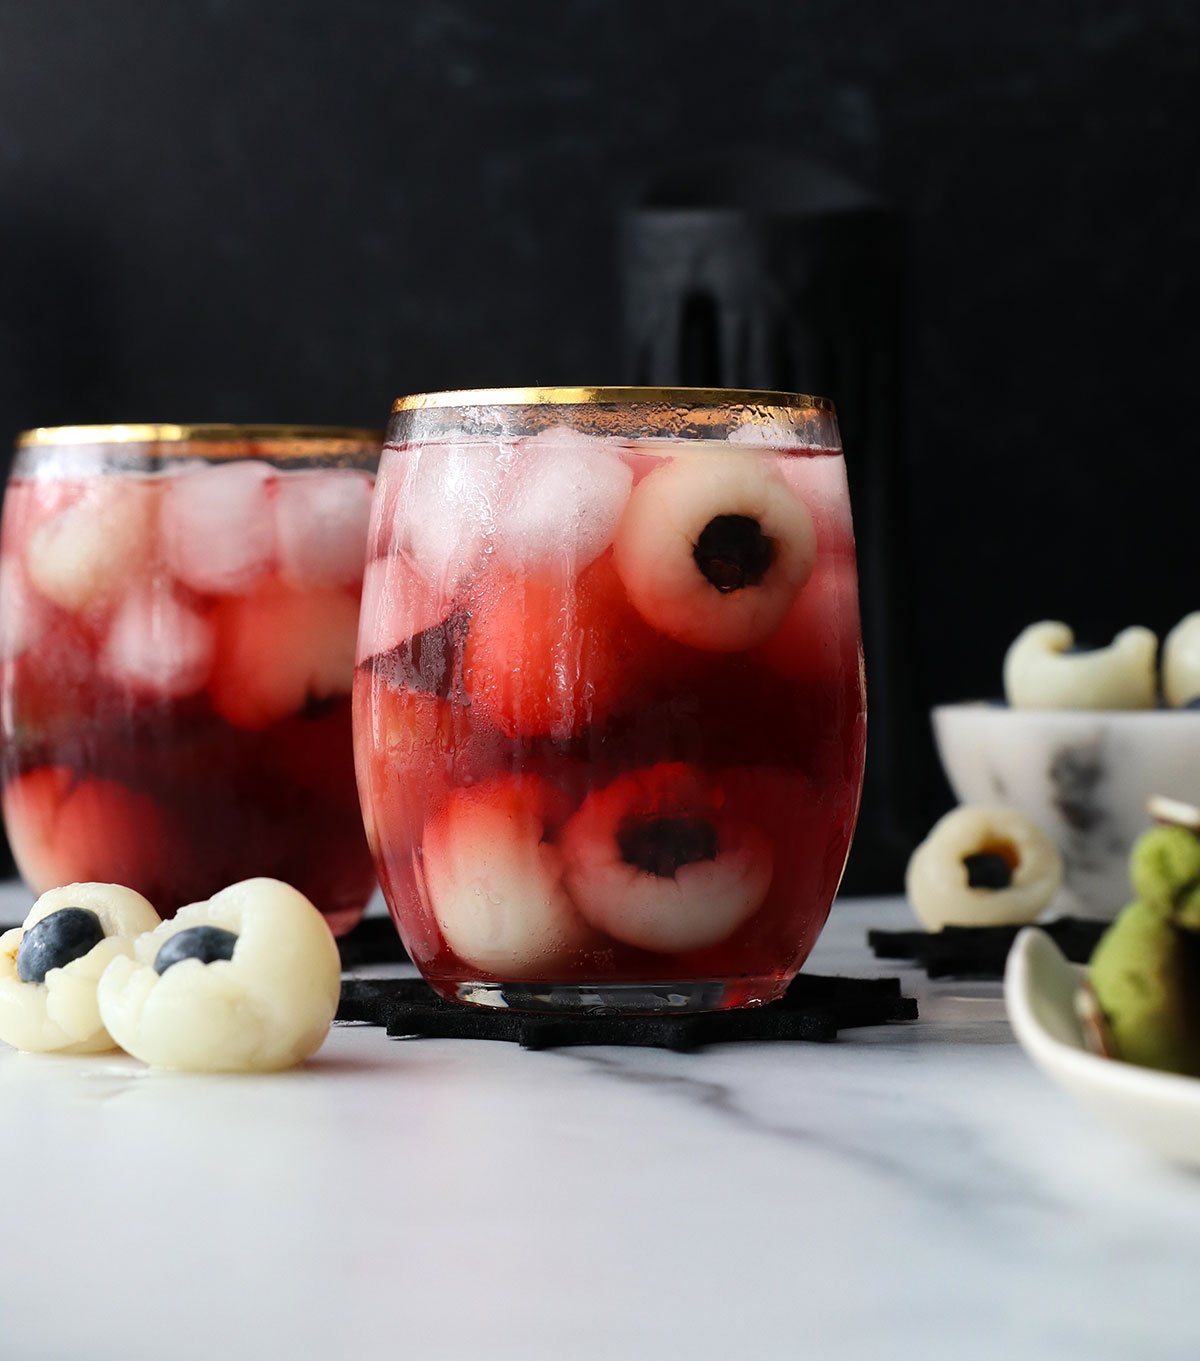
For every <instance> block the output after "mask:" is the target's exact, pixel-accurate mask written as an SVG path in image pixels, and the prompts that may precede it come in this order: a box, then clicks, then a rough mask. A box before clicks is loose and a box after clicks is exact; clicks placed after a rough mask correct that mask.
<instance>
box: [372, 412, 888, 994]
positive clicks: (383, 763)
mask: <svg viewBox="0 0 1200 1361" xmlns="http://www.w3.org/2000/svg"><path fill="white" fill-rule="evenodd" d="M354 702H355V755H356V761H357V768H358V781H359V790H360V793H361V797H362V803H363V809H364V814H365V818H366V824H367V833H368V837H369V839H370V841H371V846H372V850H373V851H374V854H375V861H376V866H377V868H378V871H379V876H380V880H381V883H382V885H383V890H384V893H385V895H386V897H387V900H388V904H389V907H390V909H391V912H392V915H393V917H394V918H395V921H396V924H397V926H398V927H399V929H400V932H401V935H402V936H403V938H404V941H405V944H406V946H407V947H408V950H409V952H410V953H411V954H412V956H413V958H414V959H415V961H416V962H417V964H418V965H419V967H420V968H421V971H422V972H423V973H424V975H425V976H426V978H427V979H428V980H429V981H430V982H431V983H432V984H433V986H434V987H435V988H437V989H438V990H439V991H440V992H441V993H443V995H445V996H447V997H454V998H458V999H460V1000H465V1001H470V1002H476V1003H480V1004H485V1005H487V1004H490V1005H508V1006H517V1007H525V1008H535V1009H548V1010H554V1009H570V1008H594V1007H607V1008H615V1009H618V1010H627V1011H673V1010H679V1011H686V1010H701V1009H718V1008H725V1007H735V1006H745V1005H751V1004H754V1003H758V1002H765V1001H770V1000H771V999H773V998H775V997H777V996H779V995H780V993H781V992H782V991H783V990H784V989H785V987H786V986H787V984H788V982H789V981H790V979H791V978H792V976H793V975H794V974H795V972H796V970H797V969H798V968H799V967H800V964H801V963H802V962H803V960H804V959H805V957H806V956H807V955H808V953H809V951H810V950H811V948H812V946H813V943H814V941H815V940H816V938H817V935H818V933H819V932H820V930H821V927H822V925H823V924H824V922H825V919H826V916H827V914H828V912H829V907H830V904H831V902H832V900H833V896H834V893H835V892H836V889H837V885H838V881H839V879H840V877H841V873H842V869H843V866H844V864H845V860H846V854H847V851H848V849H849V845H850V838H851V835H852V832H853V828H854V821H855V817H856V815H857V809H858V801H859V795H860V791H861V784H862V763H863V745H864V734H865V710H864V695H863V679H862V660H861V650H860V640H859V617H858V594H857V580H856V572H855V558H854V537H853V531H852V528H851V523H850V509H849V504H848V500H847V491H846V477H845V469H844V466H843V463H842V457H841V449H840V445H839V441H838V434H837V426H836V421H835V418H834V415H833V412H832V408H831V407H829V405H828V404H827V403H824V402H821V401H819V400H817V399H813V398H798V397H789V396H783V395H779V394H748V393H743V394H739V393H714V392H708V391H688V390H677V391H669V392H663V391H659V390H648V389H538V390H532V391H526V390H516V391H506V392H491V393H450V394H440V395H435V396H428V397H420V398H409V399H404V400H402V401H400V402H398V403H397V406H396V410H395V415H394V417H393V421H392V425H391V428H390V430H389V434H388V441H387V444H386V447H385V451H384V455H383V459H382V462H381V465H380V476H379V482H378V487H377V490H376V496H375V509H374V514H373V519H372V528H371V539H370V546H369V550H368V565H367V575H366V583H365V587H364V595H363V610H362V619H361V624H360V632H359V644H358V671H357V676H356V680H355V693H354Z"/></svg>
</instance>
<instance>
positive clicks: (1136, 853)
mask: <svg viewBox="0 0 1200 1361" xmlns="http://www.w3.org/2000/svg"><path fill="white" fill-rule="evenodd" d="M1129 877H1130V880H1131V881H1132V883H1133V891H1134V892H1135V893H1136V894H1137V896H1138V900H1139V901H1140V902H1142V903H1145V904H1146V906H1147V907H1150V908H1153V909H1154V911H1155V912H1157V913H1159V914H1160V915H1161V916H1163V917H1165V918H1167V919H1168V920H1170V921H1171V922H1173V923H1174V924H1175V925H1176V926H1181V927H1183V928H1185V929H1186V930H1189V931H1197V930H1200V837H1197V836H1196V835H1195V834H1194V833H1193V832H1191V831H1189V830H1188V829H1187V828H1186V827H1155V828H1154V829H1153V830H1152V831H1149V832H1146V833H1145V834H1144V835H1143V836H1141V837H1139V839H1138V841H1137V844H1136V845H1135V846H1134V848H1133V853H1132V855H1131V856H1130V859H1129Z"/></svg>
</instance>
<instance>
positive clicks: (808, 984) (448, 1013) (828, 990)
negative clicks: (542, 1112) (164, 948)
mask: <svg viewBox="0 0 1200 1361" xmlns="http://www.w3.org/2000/svg"><path fill="white" fill-rule="evenodd" d="M337 1018H338V1020H339V1021H366V1022H368V1023H369V1024H371V1025H381V1026H386V1027H387V1033H388V1034H389V1035H390V1036H392V1037H393V1038H401V1037H409V1036H424V1037H427V1038H443V1039H446V1038H451V1039H474V1040H509V1041H511V1042H512V1043H515V1044H519V1045H521V1046H522V1047H523V1048H525V1049H556V1048H559V1047H561V1046H565V1045H575V1044H618V1045H640V1046H643V1047H649V1048H655V1049H675V1050H681V1051H682V1050H689V1049H698V1048H700V1047H701V1046H703V1045H706V1044H723V1043H726V1042H728V1041H731V1040H833V1039H836V1038H837V1033H838V1031H839V1030H845V1029H849V1028H850V1027H852V1026H864V1025H883V1024H886V1023H887V1022H889V1021H915V1020H916V1019H917V1004H916V1001H915V1000H914V999H913V998H911V997H904V996H902V995H901V993H900V980H899V979H898V978H825V977H822V976H820V975H818V974H801V975H800V976H799V977H798V978H797V979H796V980H795V981H794V982H793V983H792V985H791V987H790V988H789V989H788V990H787V993H786V995H785V996H784V997H782V998H780V1000H779V1001H778V1002H772V1003H771V1004H770V1005H769V1006H765V1007H747V1008H744V1009H742V1010H738V1011H719V1012H701V1013H699V1014H697V1015H693V1016H592V1015H567V1016H546V1015H542V1014H540V1013H538V1012H528V1011H511V1010H509V1009H507V1008H504V1007H474V1006H460V1005H458V1004H457V1003H454V1002H445V1001H443V1000H442V999H441V998H440V997H438V995H437V994H436V993H435V992H434V991H433V989H432V988H431V987H429V985H428V984H427V983H425V982H424V981H422V980H421V979H409V978H388V979H347V980H346V981H345V982H343V984H342V1001H341V1005H340V1007H339V1008H338V1017H337Z"/></svg>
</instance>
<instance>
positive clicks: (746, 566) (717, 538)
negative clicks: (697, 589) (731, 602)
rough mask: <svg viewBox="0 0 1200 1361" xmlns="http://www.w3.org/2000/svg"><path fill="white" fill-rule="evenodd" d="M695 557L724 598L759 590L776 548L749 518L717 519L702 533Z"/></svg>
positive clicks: (695, 550) (759, 526)
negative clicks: (751, 588)
mask: <svg viewBox="0 0 1200 1361" xmlns="http://www.w3.org/2000/svg"><path fill="white" fill-rule="evenodd" d="M692 557H693V558H694V559H695V563H696V566H697V567H699V569H700V571H701V572H702V573H703V574H704V577H705V579H706V580H707V581H709V582H711V583H712V585H714V586H715V587H716V588H717V590H718V591H720V592H721V593H722V594H723V595H724V594H727V593H728V592H729V591H740V590H741V589H742V588H743V587H744V586H757V585H758V584H759V583H760V582H761V581H762V579H763V578H764V577H765V576H766V575H767V572H768V571H769V570H770V567H771V563H772V562H773V561H774V559H775V545H774V543H773V542H772V541H771V540H770V539H769V538H768V537H767V536H766V535H765V534H764V533H763V531H762V525H760V524H759V523H758V521H757V520H754V519H751V517H750V516H749V515H717V516H714V518H713V519H711V520H709V522H708V524H706V525H705V526H704V528H703V529H702V530H701V532H700V537H699V539H697V540H696V546H695V548H693V549H692Z"/></svg>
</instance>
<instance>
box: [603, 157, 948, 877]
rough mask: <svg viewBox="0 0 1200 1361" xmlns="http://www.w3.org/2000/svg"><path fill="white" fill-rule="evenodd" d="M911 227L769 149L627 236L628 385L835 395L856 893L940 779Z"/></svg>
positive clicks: (694, 183)
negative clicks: (925, 616)
mask: <svg viewBox="0 0 1200 1361" xmlns="http://www.w3.org/2000/svg"><path fill="white" fill-rule="evenodd" d="M904 257H905V244H904V232H903V226H902V223H901V221H900V219H899V217H898V215H897V214H896V213H895V212H893V211H892V210H891V209H889V208H888V206H887V205H886V203H884V202H883V201H882V200H881V199H880V198H879V197H878V196H877V195H876V194H875V193H873V192H872V191H871V190H870V189H868V188H866V187H864V186H862V185H859V184H856V183H854V182H853V181H851V180H849V179H846V178H845V177H843V176H842V175H840V174H838V173H836V172H834V171H832V170H830V169H829V168H827V167H825V166H822V165H819V164H817V163H814V162H811V161H807V160H802V159H797V158H795V157H788V156H781V155H777V154H773V153H770V154H768V153H763V154H750V155H745V156H739V157H729V156H722V157H719V158H714V159H712V160H710V161H707V162H701V163H696V164H693V165H690V166H687V167H683V168H681V169H680V170H679V171H677V172H675V173H672V174H669V175H666V176H665V177H663V178H662V179H660V180H659V181H657V182H656V183H655V184H654V185H653V186H652V187H651V188H650V190H649V191H648V193H647V195H646V196H645V198H644V200H643V202H642V204H641V206H639V207H638V208H636V209H634V210H632V211H630V212H629V213H627V214H626V216H625V218H624V221H623V223H622V232H621V283H622V310H623V346H624V367H625V375H624V376H625V378H626V380H627V381H629V382H632V383H639V384H641V383H645V384H651V385H655V386H685V387H738V388H771V389H778V390H782V391H788V392H811V393H818V394H820V395H822V396H826V397H832V398H833V399H834V401H835V403H836V405H837V410H838V419H839V423H840V425H841V430H842V437H843V442H844V445H845V449H846V462H847V469H848V474H849V479H850V492H851V499H852V504H853V510H854V519H855V529H856V535H857V540H858V554H859V574H860V583H861V596H862V606H863V635H864V645H865V649H866V656H867V678H868V713H869V730H870V737H869V741H868V755H867V775H866V785H865V790H864V799H863V813H862V818H861V820H860V824H859V833H858V837H857V840H856V843H855V850H854V853H853V854H852V856H851V864H850V868H849V869H848V871H847V878H846V887H847V889H849V890H850V891H857V892H869V891H885V890H895V889H896V888H897V887H898V886H899V883H900V879H901V874H902V869H903V865H904V862H905V860H906V858H907V856H908V853H909V851H910V850H911V848H912V846H913V844H914V843H915V841H916V839H917V837H918V835H919V833H920V832H921V831H922V830H923V828H922V826H921V818H922V812H921V808H922V803H923V801H924V800H923V798H922V794H923V793H924V792H925V791H928V790H929V789H930V787H931V783H932V772H931V769H930V766H931V761H932V753H931V748H930V743H929V741H928V737H927V733H928V721H927V717H926V715H925V713H924V712H923V709H922V707H921V705H920V702H919V698H918V697H919V694H920V687H919V685H918V683H917V679H918V678H917V676H916V674H915V672H914V669H913V668H914V666H915V658H912V657H906V656H905V648H906V645H907V643H908V640H909V639H910V638H911V637H912V631H911V629H909V627H908V611H909V605H910V602H909V598H908V592H907V590H906V580H907V578H908V574H907V571H906V564H905V554H904V547H905V544H904V514H903V506H904V504H905V502H904V496H905V486H904V464H903V436H904V413H903V409H902V374H901V352H902V336H903V326H904V309H905V297H904V273H905V269H904Z"/></svg>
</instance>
